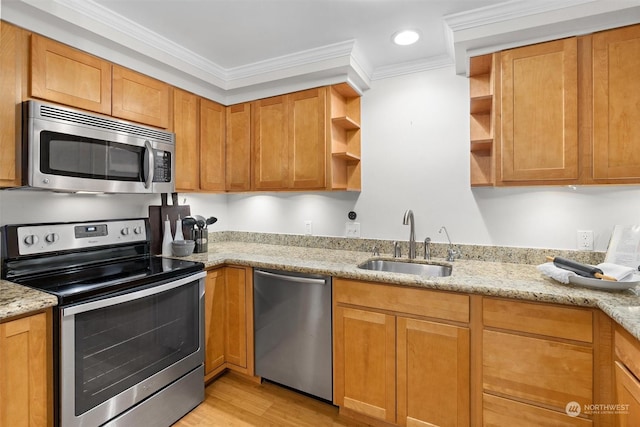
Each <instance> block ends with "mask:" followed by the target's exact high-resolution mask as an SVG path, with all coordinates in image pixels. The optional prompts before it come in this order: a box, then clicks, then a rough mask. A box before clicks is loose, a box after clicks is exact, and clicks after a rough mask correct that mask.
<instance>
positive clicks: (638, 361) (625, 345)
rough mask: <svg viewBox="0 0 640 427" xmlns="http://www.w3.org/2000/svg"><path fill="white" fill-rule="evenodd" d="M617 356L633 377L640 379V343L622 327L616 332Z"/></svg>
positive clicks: (617, 327)
mask: <svg viewBox="0 0 640 427" xmlns="http://www.w3.org/2000/svg"><path fill="white" fill-rule="evenodd" d="M613 336H614V342H615V351H616V356H617V357H618V358H619V359H620V360H621V361H622V363H624V364H625V366H626V367H627V369H629V370H630V371H631V373H632V374H633V375H635V376H636V377H637V378H640V342H639V341H638V340H637V339H635V338H634V337H633V336H631V334H630V333H629V332H627V331H625V330H624V329H622V328H621V327H620V326H616V329H615V332H614V335H613Z"/></svg>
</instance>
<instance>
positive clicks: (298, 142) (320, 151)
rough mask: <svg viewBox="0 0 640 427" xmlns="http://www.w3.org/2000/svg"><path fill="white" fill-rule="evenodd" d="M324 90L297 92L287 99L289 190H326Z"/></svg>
mask: <svg viewBox="0 0 640 427" xmlns="http://www.w3.org/2000/svg"><path fill="white" fill-rule="evenodd" d="M326 92H327V91H326V88H317V89H310V90H305V91H302V92H296V93H293V94H290V95H288V98H289V176H290V180H289V187H290V188H293V189H321V188H325V187H326V170H327V137H326V135H327V131H326V128H327V124H326V118H327V112H326V108H327V107H326V105H327V101H326Z"/></svg>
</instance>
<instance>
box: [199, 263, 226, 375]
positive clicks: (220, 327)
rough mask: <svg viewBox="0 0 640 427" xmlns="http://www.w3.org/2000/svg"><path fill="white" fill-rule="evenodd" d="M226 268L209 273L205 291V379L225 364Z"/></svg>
mask: <svg viewBox="0 0 640 427" xmlns="http://www.w3.org/2000/svg"><path fill="white" fill-rule="evenodd" d="M224 312H225V274H224V268H218V269H216V270H212V271H209V272H207V280H206V283H205V290H204V334H205V335H204V337H205V356H204V374H205V377H206V376H207V375H209V374H211V373H212V372H214V371H215V370H216V369H217V368H219V367H220V366H222V365H223V364H224V324H225V322H224Z"/></svg>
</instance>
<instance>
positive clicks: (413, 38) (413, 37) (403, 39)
mask: <svg viewBox="0 0 640 427" xmlns="http://www.w3.org/2000/svg"><path fill="white" fill-rule="evenodd" d="M419 38H420V34H418V32H417V31H414V30H404V31H398V32H397V33H395V34H394V35H393V37H392V40H393V42H394V43H395V44H397V45H400V46H408V45H410V44H414V43H415V42H417V41H418V39H419Z"/></svg>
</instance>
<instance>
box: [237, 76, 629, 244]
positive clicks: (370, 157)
mask: <svg viewBox="0 0 640 427" xmlns="http://www.w3.org/2000/svg"><path fill="white" fill-rule="evenodd" d="M362 124H363V130H362V161H363V167H362V172H363V178H362V180H363V183H362V186H363V190H362V192H361V193H360V194H357V193H356V194H349V193H336V194H310V195H295V194H277V193H276V194H269V195H262V196H250V195H230V196H229V199H228V203H229V216H230V220H229V221H230V222H229V224H230V226H231V228H232V229H234V230H247V231H261V232H285V233H299V234H302V233H304V221H305V220H312V221H313V231H314V234H320V235H343V234H344V223H345V222H347V221H348V220H347V219H346V215H347V212H348V211H349V210H351V209H353V210H355V211H356V212H357V213H358V219H357V221H358V222H360V224H361V234H362V237H368V238H383V239H400V240H407V239H408V236H409V229H408V226H404V225H402V217H403V214H404V211H405V210H406V209H412V210H413V212H414V215H415V219H416V237H417V238H418V239H420V240H422V239H424V237H426V236H430V237H431V238H432V239H433V240H434V241H436V242H444V241H445V237H444V235H442V234H439V233H438V231H439V230H440V227H441V226H442V225H445V226H446V227H447V229H448V231H449V234H450V235H451V238H452V239H453V240H454V242H455V243H468V244H480V245H499V246H516V247H538V248H555V249H576V231H577V230H593V231H594V233H595V249H596V250H606V247H607V243H608V240H609V237H610V235H611V231H612V229H613V226H614V225H615V224H640V187H638V186H599V187H578V188H576V189H572V188H569V187H566V186H561V187H550V186H549V187H528V188H474V189H471V188H470V186H469V92H468V81H467V79H465V78H463V77H459V76H456V75H455V73H454V70H453V68H443V69H439V70H434V71H429V72H425V73H420V74H412V75H407V76H404V77H396V78H393V79H387V80H378V81H374V82H373V83H372V88H371V90H369V91H368V92H366V93H365V95H364V97H363V99H362Z"/></svg>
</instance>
